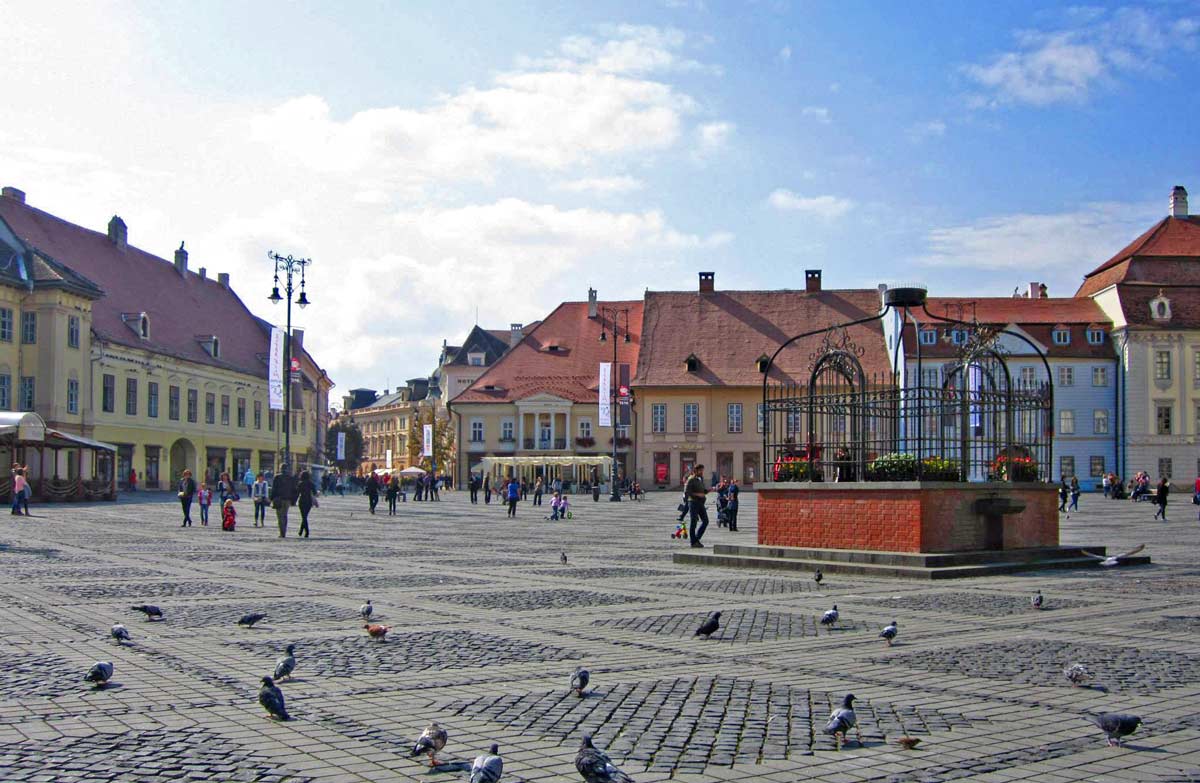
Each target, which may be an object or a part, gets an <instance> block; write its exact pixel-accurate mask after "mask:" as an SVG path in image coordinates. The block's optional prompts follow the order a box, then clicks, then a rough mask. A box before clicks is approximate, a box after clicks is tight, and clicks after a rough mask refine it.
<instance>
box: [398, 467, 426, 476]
mask: <svg viewBox="0 0 1200 783" xmlns="http://www.w3.org/2000/svg"><path fill="white" fill-rule="evenodd" d="M400 475H401V476H424V475H425V471H424V470H421V469H420V468H418V467H417V466H416V465H413V466H412V467H411V468H405V469H404V470H402V471H400Z"/></svg>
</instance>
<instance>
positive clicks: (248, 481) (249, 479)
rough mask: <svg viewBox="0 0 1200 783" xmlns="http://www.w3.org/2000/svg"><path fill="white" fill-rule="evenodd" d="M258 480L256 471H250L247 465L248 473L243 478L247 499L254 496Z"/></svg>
mask: <svg viewBox="0 0 1200 783" xmlns="http://www.w3.org/2000/svg"><path fill="white" fill-rule="evenodd" d="M256 478H257V476H255V475H254V471H253V470H250V466H249V465H247V466H246V473H245V475H243V476H242V483H243V484H245V485H246V495H247V497H250V496H252V492H253V490H254V480H255V479H256Z"/></svg>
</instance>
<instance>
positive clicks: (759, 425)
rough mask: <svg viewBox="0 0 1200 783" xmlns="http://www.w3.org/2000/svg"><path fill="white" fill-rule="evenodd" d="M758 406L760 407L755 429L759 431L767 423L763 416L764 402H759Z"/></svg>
mask: <svg viewBox="0 0 1200 783" xmlns="http://www.w3.org/2000/svg"><path fill="white" fill-rule="evenodd" d="M757 407H758V421H757V422H756V423H755V429H757V430H758V431H759V432H762V431H763V429H764V427H765V425H766V420H765V419H764V418H763V404H762V403H761V402H760V403H758V406H757Z"/></svg>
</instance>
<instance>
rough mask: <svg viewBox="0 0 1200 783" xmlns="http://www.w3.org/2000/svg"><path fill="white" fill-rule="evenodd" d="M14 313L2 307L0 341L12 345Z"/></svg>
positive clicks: (0, 310) (0, 312) (0, 309)
mask: <svg viewBox="0 0 1200 783" xmlns="http://www.w3.org/2000/svg"><path fill="white" fill-rule="evenodd" d="M12 335H13V311H12V310H11V309H10V308H7V307H0V340H3V341H4V342H6V343H11V342H12V340H13V338H12Z"/></svg>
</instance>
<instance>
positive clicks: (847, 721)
mask: <svg viewBox="0 0 1200 783" xmlns="http://www.w3.org/2000/svg"><path fill="white" fill-rule="evenodd" d="M854 698H855V697H854V694H853V693H847V694H846V698H844V699H842V706H840V707H838V708H837V709H836V710H834V711H833V712H831V713H829V722H828V723H826V724H825V733H826V734H831V735H833V741H834V744H835V745H836V746H837V747H841V745H840V743H838V735H839V734H840V735H841V737H842V740H841V741H842V742H845V741H846V732H848V731H850V729H854V732H855V733H856V734H857V735H858V745H859V747H862V744H863V741H862V731H861V730H860V729H859V728H858V716H857V715H855V714H854Z"/></svg>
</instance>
